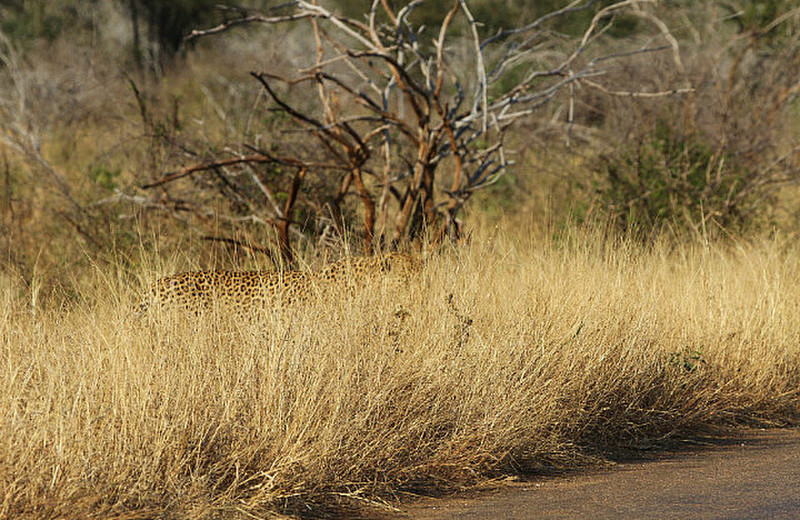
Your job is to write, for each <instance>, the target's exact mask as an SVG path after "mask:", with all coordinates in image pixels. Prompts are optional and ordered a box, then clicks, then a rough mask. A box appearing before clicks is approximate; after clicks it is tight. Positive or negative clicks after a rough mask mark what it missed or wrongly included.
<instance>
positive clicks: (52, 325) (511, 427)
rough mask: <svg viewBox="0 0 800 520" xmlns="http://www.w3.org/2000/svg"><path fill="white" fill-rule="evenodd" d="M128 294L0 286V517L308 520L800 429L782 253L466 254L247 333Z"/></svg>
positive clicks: (565, 249) (105, 280)
mask: <svg viewBox="0 0 800 520" xmlns="http://www.w3.org/2000/svg"><path fill="white" fill-rule="evenodd" d="M141 277H142V278H143V279H147V278H151V277H152V273H142V274H141ZM124 279H126V277H125V276H118V275H117V274H116V273H108V272H97V273H96V275H95V277H94V281H93V282H91V283H86V284H85V287H83V289H82V290H83V293H82V296H83V298H82V301H83V302H84V303H79V304H72V305H64V306H58V305H51V306H48V307H46V308H42V309H36V311H37V312H32V310H33V309H31V304H30V301H31V298H30V295H29V294H27V292H26V291H29V290H30V289H29V288H28V287H27V286H23V285H22V284H20V283H19V282H18V281H17V280H16V279H15V278H14V277H13V276H6V277H4V278H2V280H0V303H2V310H0V439H2V440H0V517H2V518H36V519H41V518H62V519H72V518H75V519H77V518H91V517H95V518H190V517H191V518H215V517H221V516H224V517H226V518H250V517H251V516H252V515H255V516H257V517H262V516H265V515H268V514H270V513H273V512H277V513H296V514H301V515H302V514H312V513H313V512H315V511H319V509H320V508H322V509H325V508H328V507H334V506H335V507H350V506H353V507H355V505H359V504H367V503H369V504H379V503H382V501H383V500H384V499H386V498H389V497H391V496H392V493H396V492H398V491H403V490H405V491H420V490H422V491H436V490H442V489H452V488H455V487H458V486H462V485H469V484H474V483H478V482H481V481H482V480H484V479H487V478H492V477H496V476H499V475H503V474H514V473H520V472H536V471H537V470H541V469H543V468H548V467H551V466H554V465H555V466H558V467H570V466H573V465H575V464H582V463H584V462H585V461H586V460H587V458H590V459H592V458H593V459H597V458H602V457H603V454H604V453H608V451H607V450H614V449H618V448H626V449H627V448H644V447H650V446H653V445H657V444H658V443H660V442H662V441H664V440H665V439H670V438H686V437H691V436H692V435H697V434H699V433H703V432H706V431H707V430H708V429H709V428H715V427H719V426H721V425H722V426H724V425H731V424H741V423H753V422H755V423H759V424H770V425H780V424H786V423H788V422H796V421H797V419H798V411H800V407H799V406H798V404H799V403H800V395H799V392H800V390H798V389H800V336H798V328H797V323H800V283H799V282H800V261H799V260H798V255H797V248H796V246H794V245H791V244H785V243H781V242H780V241H778V240H763V241H759V242H755V243H739V244H733V245H731V244H728V245H718V246H705V247H704V246H683V247H682V248H681V249H678V250H671V249H669V248H667V247H659V246H651V247H649V248H643V247H641V246H636V245H633V244H630V243H626V242H624V241H610V242H609V241H603V240H600V239H593V238H586V237H583V238H581V239H576V240H571V241H570V240H566V241H554V240H541V241H540V242H534V241H531V243H529V244H524V243H520V242H519V241H512V240H510V239H504V238H503V237H500V238H493V239H487V240H485V241H482V240H480V238H478V239H476V240H475V241H474V242H473V245H472V246H470V247H469V248H468V249H464V250H461V251H459V252H458V253H444V254H441V255H438V256H432V257H430V258H428V260H427V266H426V268H425V269H424V271H423V273H422V274H421V275H420V279H419V280H417V281H415V282H413V283H411V284H408V285H407V286H403V287H399V286H398V285H397V284H389V283H386V284H384V283H374V284H371V285H369V286H368V287H365V288H364V289H363V290H362V291H358V292H356V293H355V294H343V295H341V297H338V298H329V299H327V300H322V299H320V300H319V301H313V302H312V303H309V304H308V305H303V306H295V307H290V308H286V309H276V310H272V309H265V310H264V312H263V313H258V315H254V316H252V318H251V319H248V320H237V319H233V318H229V317H227V316H209V315H207V316H203V317H200V318H198V317H194V316H191V315H185V314H181V313H180V312H179V311H174V312H173V311H170V312H166V313H165V314H164V315H162V316H160V317H159V319H157V320H153V321H150V320H140V319H139V318H137V317H136V316H135V313H133V312H132V310H131V309H133V308H134V307H135V303H136V300H137V298H138V296H139V293H140V291H139V288H137V287H129V286H126V285H125V284H124V283H123V282H121V281H120V280H124Z"/></svg>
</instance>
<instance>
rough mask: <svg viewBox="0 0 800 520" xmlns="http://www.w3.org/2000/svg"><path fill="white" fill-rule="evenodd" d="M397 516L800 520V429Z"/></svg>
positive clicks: (409, 507)
mask: <svg viewBox="0 0 800 520" xmlns="http://www.w3.org/2000/svg"><path fill="white" fill-rule="evenodd" d="M402 509H403V510H404V512H403V514H398V515H397V517H396V518H398V519H409V518H411V519H415V520H442V519H450V518H458V519H464V520H484V519H485V520H490V519H491V520H497V519H509V520H514V519H525V520H527V519H555V518H559V519H560V518H569V519H572V518H576V519H581V518H587V519H591V520H603V519H612V518H613V519H620V518H621V519H659V520H660V519H673V518H674V519H747V520H750V519H800V430H767V431H751V432H747V433H743V434H741V435H740V436H739V435H737V436H736V437H735V438H732V439H728V440H726V441H725V442H721V443H715V444H713V445H710V446H705V447H703V448H702V449H691V450H682V451H675V452H668V453H663V454H660V455H658V457H656V458H655V459H654V460H646V461H645V460H638V461H633V462H624V463H620V464H617V465H615V466H614V467H612V468H610V469H604V470H594V471H589V472H574V473H572V474H569V475H567V476H561V477H546V478H542V479H536V480H533V481H529V482H516V483H512V484H510V485H507V486H502V487H501V488H500V489H498V490H495V491H493V492H491V493H489V494H478V495H477V496H472V497H469V498H466V497H455V498H445V499H421V500H419V501H416V502H414V503H410V504H406V505H405V506H404V507H402Z"/></svg>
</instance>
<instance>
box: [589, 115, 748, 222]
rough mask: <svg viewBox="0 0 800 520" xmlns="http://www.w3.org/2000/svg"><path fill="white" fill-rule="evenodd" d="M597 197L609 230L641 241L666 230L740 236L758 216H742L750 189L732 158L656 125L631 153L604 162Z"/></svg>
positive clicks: (698, 137) (621, 152)
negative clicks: (718, 231) (736, 232)
mask: <svg viewBox="0 0 800 520" xmlns="http://www.w3.org/2000/svg"><path fill="white" fill-rule="evenodd" d="M598 173H599V176H600V178H599V180H598V182H597V184H596V186H595V194H596V197H597V202H598V203H599V204H598V205H599V207H601V208H602V209H603V210H604V212H605V214H606V216H607V217H608V218H609V220H610V221H611V222H612V224H613V225H614V226H615V227H616V228H617V229H618V230H619V231H623V232H626V233H633V234H634V235H637V234H638V235H640V236H642V237H649V236H653V235H654V234H657V233H658V232H659V231H660V230H662V229H663V228H664V227H665V225H669V226H671V227H672V228H673V229H674V230H678V231H679V232H680V231H682V230H695V231H698V230H701V229H702V230H705V231H707V230H708V228H709V225H710V224H711V223H713V224H715V226H714V227H716V228H723V229H736V230H743V229H744V228H746V227H748V226H750V225H751V224H753V223H754V222H755V221H756V220H757V217H758V215H757V214H754V213H751V212H747V213H745V212H742V211H741V210H740V207H741V206H742V205H743V203H744V201H745V200H746V199H747V198H748V195H749V193H748V190H749V186H750V183H749V182H748V175H747V172H746V170H745V169H744V168H742V167H740V166H738V165H737V160H736V157H735V156H734V154H732V153H730V152H728V151H727V150H725V149H723V148H722V147H720V146H712V145H710V144H708V141H707V139H705V137H704V136H703V135H702V134H700V133H697V132H695V133H690V134H683V133H679V132H676V131H675V130H672V129H671V128H670V127H669V126H668V125H667V124H664V123H660V124H658V125H657V127H656V129H655V131H654V132H653V133H652V134H648V135H646V136H645V137H643V138H642V139H641V140H640V141H639V142H638V143H637V144H636V145H635V146H633V147H631V148H629V149H623V150H616V151H615V152H614V153H613V154H611V155H606V156H603V157H602V158H601V160H600V166H599V168H598Z"/></svg>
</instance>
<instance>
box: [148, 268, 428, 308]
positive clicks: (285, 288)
mask: <svg viewBox="0 0 800 520" xmlns="http://www.w3.org/2000/svg"><path fill="white" fill-rule="evenodd" d="M421 266H422V263H421V261H420V260H419V259H417V258H415V257H413V256H411V255H408V254H404V253H391V254H387V255H382V256H373V257H358V258H345V259H342V260H340V261H338V262H334V263H332V264H330V265H328V266H326V267H325V268H323V269H321V270H319V271H190V272H185V273H178V274H174V275H171V276H167V277H165V278H161V279H160V280H158V281H157V282H156V283H155V284H153V285H152V286H151V287H150V289H149V291H148V293H147V296H146V297H145V299H144V301H143V302H142V304H141V306H140V310H141V311H143V312H147V311H148V310H150V309H154V308H164V307H170V308H171V307H177V308H182V309H185V310H188V311H190V312H193V313H196V314H197V313H201V312H203V311H205V310H208V309H210V308H224V309H233V310H235V311H237V312H242V311H245V312H246V311H250V310H253V309H256V308H272V307H275V306H281V305H290V304H293V303H296V302H301V301H305V300H308V299H309V298H310V297H311V296H312V295H314V294H319V293H320V291H332V294H333V295H334V296H335V295H336V293H337V291H338V292H341V291H347V290H348V289H352V288H354V287H355V286H357V285H360V284H363V283H365V282H366V281H367V280H368V279H370V278H374V277H378V276H391V278H392V279H395V280H400V281H405V282H407V281H409V280H410V278H411V276H413V274H414V273H416V272H417V271H419V269H420V268H421Z"/></svg>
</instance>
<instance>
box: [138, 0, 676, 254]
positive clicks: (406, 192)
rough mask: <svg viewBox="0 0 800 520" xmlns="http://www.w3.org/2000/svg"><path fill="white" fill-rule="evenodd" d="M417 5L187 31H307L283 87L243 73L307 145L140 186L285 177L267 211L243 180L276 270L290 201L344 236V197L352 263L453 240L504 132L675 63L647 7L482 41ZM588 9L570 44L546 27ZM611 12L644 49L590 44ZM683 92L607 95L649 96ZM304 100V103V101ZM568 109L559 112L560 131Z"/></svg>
mask: <svg viewBox="0 0 800 520" xmlns="http://www.w3.org/2000/svg"><path fill="white" fill-rule="evenodd" d="M420 3H421V0H414V1H412V2H410V3H408V4H407V5H405V6H404V7H402V8H401V9H399V10H395V9H393V8H392V7H391V6H390V4H389V2H388V1H386V0H374V1H373V3H372V5H371V7H370V9H369V11H368V12H367V13H366V15H365V17H364V19H363V20H356V19H352V18H347V17H344V16H340V15H338V14H335V13H334V12H332V11H330V10H328V9H326V8H325V7H323V6H321V5H318V4H317V2H305V1H301V0H295V1H293V2H290V3H289V4H287V5H284V6H282V7H281V8H280V9H281V10H279V11H274V12H271V13H268V14H261V13H254V12H247V11H241V10H237V11H235V12H234V15H233V17H232V18H231V19H229V20H228V21H226V22H225V23H222V24H220V25H218V26H216V27H213V28H209V29H205V30H196V31H194V32H193V33H192V34H191V35H190V38H199V37H208V36H210V35H213V34H218V33H221V32H223V31H227V30H230V29H231V28H233V27H237V26H241V25H252V24H266V25H277V24H302V23H305V24H308V32H307V34H308V38H313V43H314V48H315V49H316V55H315V57H314V58H313V59H311V60H309V63H307V64H306V65H304V66H303V67H301V68H299V69H298V70H296V71H295V73H294V74H292V75H291V76H286V75H283V74H277V73H275V72H274V71H261V72H253V73H252V76H253V77H254V78H255V80H256V81H258V82H259V83H260V85H261V87H262V88H263V90H264V92H265V93H266V95H267V96H268V97H269V99H270V100H271V102H272V104H273V105H272V109H273V110H275V111H278V112H281V113H283V114H284V115H286V116H288V118H289V119H290V120H291V121H292V122H293V123H294V124H295V125H296V127H298V128H299V129H300V130H301V131H303V132H306V133H307V134H308V135H309V136H311V137H312V138H313V139H314V140H315V141H316V143H317V144H318V146H316V147H314V149H313V152H308V153H306V152H307V151H306V152H301V153H298V152H297V151H292V150H285V151H284V152H285V153H283V154H276V153H271V152H269V151H266V150H263V149H261V148H259V147H258V146H255V145H253V144H252V143H245V144H243V145H241V146H236V147H229V148H228V150H229V151H230V153H231V154H232V155H233V156H231V157H220V156H214V157H209V158H208V159H207V160H205V161H202V162H201V163H199V164H193V165H191V166H188V167H186V168H184V169H182V170H181V171H179V172H175V173H171V174H167V175H166V176H164V177H163V178H162V179H160V180H157V181H155V182H152V183H150V184H148V185H147V186H145V187H146V188H153V187H155V186H163V185H165V184H167V183H170V182H173V181H175V180H177V179H179V178H182V177H185V176H188V175H192V174H194V173H196V172H199V171H203V170H214V171H222V172H223V174H224V175H229V174H230V173H229V172H230V170H229V169H230V168H257V167H258V166H259V165H264V164H268V165H269V164H271V165H273V166H274V165H279V166H280V167H281V168H284V169H287V168H288V169H292V170H294V172H295V173H294V174H293V176H292V177H291V182H289V183H288V185H289V186H288V187H287V186H286V185H287V179H286V178H285V176H284V178H282V179H280V180H277V181H273V182H282V183H283V188H280V189H281V190H282V191H284V192H285V193H288V195H287V196H286V197H285V203H284V204H283V205H281V204H278V203H277V200H276V197H275V191H276V189H278V188H276V186H270V185H269V182H267V181H266V180H265V177H264V176H263V175H260V174H252V175H250V179H251V180H252V181H253V182H254V183H255V184H256V185H257V186H258V190H256V191H257V192H259V193H260V194H261V195H263V197H264V198H265V199H266V200H267V201H268V202H269V206H270V207H271V213H272V215H271V216H270V217H268V218H266V219H265V220H266V222H268V223H269V224H270V225H272V226H273V227H274V228H275V229H276V230H277V234H276V237H277V241H278V250H279V251H280V252H281V255H283V257H284V260H285V261H287V262H291V255H292V244H291V242H290V238H291V234H290V232H289V228H290V226H291V225H292V224H293V220H292V215H293V211H294V210H295V204H303V205H305V206H307V207H308V208H309V211H311V212H314V213H315V214H317V215H318V216H322V215H323V214H325V216H328V217H330V218H329V220H328V221H329V222H330V225H331V226H332V227H333V228H334V229H335V230H337V231H338V232H339V233H340V234H343V233H344V229H345V228H346V227H347V226H348V225H349V224H351V223H350V222H347V219H346V218H345V214H344V212H343V205H344V204H346V198H347V197H348V196H349V195H351V194H355V195H356V197H357V200H358V202H359V204H360V210H359V211H358V212H357V214H358V215H359V217H358V218H359V219H360V222H361V223H360V227H361V232H360V236H361V240H362V247H363V252H364V253H365V254H370V253H372V252H373V251H374V250H375V249H376V248H396V247H398V246H399V245H400V244H401V243H403V242H404V241H413V240H418V239H422V238H423V237H425V236H427V237H428V238H430V239H432V240H441V239H443V238H445V237H449V238H450V239H452V240H458V239H459V238H460V237H461V236H462V233H463V230H462V228H461V224H460V223H459V222H460V221H459V218H458V217H459V214H460V212H461V210H462V209H463V207H464V204H465V203H466V202H467V201H468V200H469V199H470V197H471V196H472V195H473V194H474V193H475V192H476V191H477V190H481V189H483V188H486V187H489V186H491V185H492V184H493V183H495V182H497V180H498V179H499V178H500V176H501V175H502V174H503V173H504V172H505V171H506V168H507V167H508V166H509V164H510V162H511V161H509V159H508V158H507V155H506V152H505V150H504V135H505V133H506V131H507V129H508V128H509V126H510V125H512V124H513V123H514V122H516V121H519V120H521V119H524V118H527V117H529V116H530V115H531V114H534V113H535V112H536V111H537V110H540V109H541V107H543V106H544V105H546V104H548V103H551V102H553V101H554V100H556V99H561V100H562V101H565V102H566V103H569V102H570V99H571V97H570V92H572V91H573V89H574V88H577V87H579V86H586V87H587V88H596V89H600V90H602V89H603V88H604V87H603V85H602V76H603V75H604V74H605V73H606V72H607V70H608V69H607V67H609V65H610V63H613V62H614V61H615V60H624V59H627V58H629V57H630V56H632V55H636V54H642V53H651V52H663V51H668V52H669V51H671V52H673V53H674V56H675V61H676V65H679V62H680V60H679V57H678V48H677V42H676V40H675V39H674V38H673V37H672V36H671V34H670V33H669V31H668V29H667V27H666V25H665V24H664V23H662V22H661V21H660V20H659V19H657V18H656V17H655V16H654V15H653V14H652V12H650V11H649V10H648V6H649V5H650V4H652V3H653V2H652V1H650V0H625V1H620V2H617V3H614V4H612V5H608V6H606V7H600V6H597V5H596V3H597V2H596V1H595V0H585V1H573V2H571V3H569V4H568V5H567V6H566V7H564V8H563V9H560V10H558V11H555V12H552V13H550V14H548V15H546V16H542V17H541V18H539V19H537V20H534V21H532V22H531V23H528V24H527V25H524V26H521V27H517V28H513V29H509V30H503V31H500V32H497V33H495V34H491V35H488V36H487V35H483V36H482V35H481V31H480V24H479V22H478V21H477V20H475V18H474V17H473V15H472V12H471V11H470V8H469V5H468V2H466V1H465V0H455V1H454V2H453V4H452V8H451V9H450V10H449V11H448V12H447V13H446V14H445V15H444V17H443V19H442V20H441V23H440V24H439V26H438V27H437V28H435V30H433V31H430V32H429V30H428V29H425V28H422V27H417V26H415V25H414V24H413V23H412V21H411V20H412V16H411V15H412V12H413V10H414V8H415V7H416V6H418V5H419V4H420ZM587 10H589V12H593V13H594V15H593V17H592V18H591V22H590V23H589V24H588V26H587V27H586V28H585V31H584V33H583V34H582V35H581V36H580V37H577V38H569V37H566V36H564V35H556V34H555V33H554V32H553V31H552V30H551V29H550V27H551V25H550V24H552V22H553V21H554V20H557V19H560V18H564V17H567V16H570V15H573V14H575V13H577V12H584V11H587ZM623 14H624V15H625V16H634V17H637V18H640V19H643V20H645V21H646V22H648V27H651V28H652V29H653V30H652V31H650V33H649V34H648V39H647V40H645V41H646V43H642V41H639V40H638V39H636V38H631V39H630V41H629V42H628V43H627V44H626V43H625V42H618V45H617V47H616V48H615V50H613V51H609V50H608V49H610V48H611V47H610V46H601V45H599V42H600V41H601V39H602V37H603V34H604V33H605V32H606V31H607V30H608V28H609V27H610V26H611V25H612V24H613V23H614V20H615V19H616V18H617V17H619V16H621V15H623ZM597 49H599V51H598V50H597ZM600 52H605V54H600ZM689 90H690V89H689V88H680V89H675V90H670V91H669V92H647V93H637V92H614V93H613V94H617V95H637V94H644V95H648V96H658V95H670V94H675V93H678V92H687V91H689ZM289 92H291V93H294V94H295V95H294V96H292V95H289ZM297 92H301V93H303V94H304V96H297V95H296V93H297ZM312 97H313V98H314V99H316V102H315V103H313V104H309V103H308V100H309V99H310V98H312ZM572 112H573V111H572V107H571V106H570V110H569V114H570V115H569V118H570V121H571V118H572ZM234 149H239V150H241V151H240V152H233V150H234ZM253 171H255V170H253ZM225 172H228V173H225ZM308 172H313V173H314V175H319V176H325V177H326V178H327V179H328V180H329V181H330V182H329V183H328V186H329V187H330V188H329V189H330V192H329V193H327V194H326V196H325V199H324V202H322V203H316V204H312V203H311V202H310V201H309V200H307V199H304V198H303V197H299V196H298V193H299V192H300V190H301V186H302V185H303V183H305V182H306V181H307V179H308V178H309V175H308V174H307V173H308ZM327 231H328V230H324V231H323V232H322V233H323V234H324V233H325V232H327Z"/></svg>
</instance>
